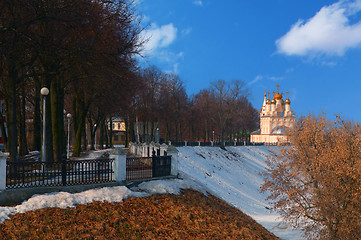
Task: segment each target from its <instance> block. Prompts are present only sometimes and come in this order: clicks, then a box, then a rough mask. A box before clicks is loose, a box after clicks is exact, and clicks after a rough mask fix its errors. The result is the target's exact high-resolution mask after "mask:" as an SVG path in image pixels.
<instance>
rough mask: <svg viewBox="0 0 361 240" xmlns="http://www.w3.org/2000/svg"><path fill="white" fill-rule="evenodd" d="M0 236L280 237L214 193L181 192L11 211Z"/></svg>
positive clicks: (0, 229) (32, 237)
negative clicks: (61, 207) (72, 205)
mask: <svg viewBox="0 0 361 240" xmlns="http://www.w3.org/2000/svg"><path fill="white" fill-rule="evenodd" d="M0 239H4V240H5V239H278V238H277V237H275V236H274V235H273V234H272V233H270V232H268V231H267V230H266V229H265V228H264V227H262V226H261V225H259V224H257V223H256V222H255V221H254V220H253V219H252V218H251V217H249V216H247V215H245V214H244V213H242V212H241V211H240V210H238V209H236V208H233V207H231V206H229V205H228V204H227V203H226V202H224V201H222V200H219V199H218V198H215V197H214V196H211V195H209V196H205V195H203V194H202V193H199V192H196V191H193V190H184V191H182V194H180V195H173V194H160V195H152V196H150V197H147V198H129V199H126V200H124V202H122V203H108V202H106V203H101V202H94V203H90V204H87V205H77V207H76V208H68V209H59V208H46V209H41V210H36V211H31V212H26V213H24V214H16V215H14V216H11V219H10V220H7V221H5V222H4V223H3V224H0Z"/></svg>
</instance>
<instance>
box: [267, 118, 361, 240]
mask: <svg viewBox="0 0 361 240" xmlns="http://www.w3.org/2000/svg"><path fill="white" fill-rule="evenodd" d="M289 139H290V143H291V145H290V146H288V147H282V148H281V149H280V151H279V152H278V153H274V154H273V156H272V157H271V158H270V159H269V161H268V168H267V170H266V171H265V172H264V173H263V176H264V178H265V183H264V184H263V185H262V188H261V190H262V191H269V192H270V195H269V197H268V200H271V201H272V206H273V209H274V210H276V211H278V212H279V213H280V214H281V215H282V217H284V219H285V220H286V221H287V222H289V223H291V224H292V226H294V227H300V228H302V229H303V230H304V231H305V236H306V237H307V238H310V239H360V238H361V128H360V125H359V124H355V123H352V122H351V121H344V120H342V119H341V118H340V117H337V119H336V121H330V120H327V119H326V116H325V114H322V115H320V116H312V115H309V116H308V117H305V118H302V119H300V120H299V121H298V122H297V124H296V125H295V127H294V128H293V129H292V130H291V131H290V132H289Z"/></svg>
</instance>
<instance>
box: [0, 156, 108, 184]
mask: <svg viewBox="0 0 361 240" xmlns="http://www.w3.org/2000/svg"><path fill="white" fill-rule="evenodd" d="M113 161H114V159H108V158H98V159H89V160H75V161H73V160H72V161H62V162H39V161H35V162H29V161H16V162H10V161H8V162H7V163H6V164H7V168H6V169H7V173H6V176H7V178H6V188H23V187H43V186H66V185H82V184H92V183H105V182H113V167H112V165H113Z"/></svg>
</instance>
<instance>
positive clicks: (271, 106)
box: [251, 84, 296, 145]
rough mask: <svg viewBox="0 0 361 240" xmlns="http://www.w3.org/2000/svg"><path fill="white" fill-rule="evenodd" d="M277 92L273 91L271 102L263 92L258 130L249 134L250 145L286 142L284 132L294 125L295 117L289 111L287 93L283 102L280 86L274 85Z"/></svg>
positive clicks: (268, 94) (289, 105)
mask: <svg viewBox="0 0 361 240" xmlns="http://www.w3.org/2000/svg"><path fill="white" fill-rule="evenodd" d="M276 88H277V91H276V92H275V91H273V92H272V94H273V97H272V100H270V92H265V94H264V99H263V104H262V108H261V111H260V129H259V130H257V131H255V132H253V133H251V143H256V144H266V145H275V144H277V143H278V142H284V141H287V138H286V135H285V131H286V130H287V129H288V128H291V127H292V126H293V125H294V123H295V119H296V117H295V115H294V113H293V111H292V110H291V100H290V99H289V92H286V94H287V99H286V100H283V93H280V85H279V84H277V85H276Z"/></svg>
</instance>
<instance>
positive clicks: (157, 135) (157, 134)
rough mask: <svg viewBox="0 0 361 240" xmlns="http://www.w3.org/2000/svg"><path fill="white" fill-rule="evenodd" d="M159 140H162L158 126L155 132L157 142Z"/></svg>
mask: <svg viewBox="0 0 361 240" xmlns="http://www.w3.org/2000/svg"><path fill="white" fill-rule="evenodd" d="M159 140H160V135H159V128H157V129H156V132H155V142H156V143H159Z"/></svg>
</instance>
